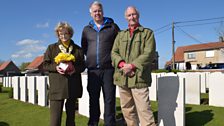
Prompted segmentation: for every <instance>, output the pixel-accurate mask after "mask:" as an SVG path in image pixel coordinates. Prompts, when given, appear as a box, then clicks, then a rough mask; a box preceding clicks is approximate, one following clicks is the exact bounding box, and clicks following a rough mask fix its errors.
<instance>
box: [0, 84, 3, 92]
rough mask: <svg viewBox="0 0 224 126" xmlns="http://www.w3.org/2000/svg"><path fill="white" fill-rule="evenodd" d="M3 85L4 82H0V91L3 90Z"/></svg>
mask: <svg viewBox="0 0 224 126" xmlns="http://www.w3.org/2000/svg"><path fill="white" fill-rule="evenodd" d="M2 87H3V85H2V84H0V93H1V92H2Z"/></svg>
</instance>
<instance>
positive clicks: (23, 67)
mask: <svg viewBox="0 0 224 126" xmlns="http://www.w3.org/2000/svg"><path fill="white" fill-rule="evenodd" d="M30 63H31V62H23V63H22V64H21V65H20V67H19V69H20V70H21V71H25V68H26V67H27V66H28V65H29V64H30Z"/></svg>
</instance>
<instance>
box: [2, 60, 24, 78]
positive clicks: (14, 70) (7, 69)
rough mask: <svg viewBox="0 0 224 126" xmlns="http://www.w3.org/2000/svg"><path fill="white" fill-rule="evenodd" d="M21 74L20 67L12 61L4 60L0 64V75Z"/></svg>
mask: <svg viewBox="0 0 224 126" xmlns="http://www.w3.org/2000/svg"><path fill="white" fill-rule="evenodd" d="M16 75H21V72H20V69H19V68H18V67H17V66H16V65H15V64H14V63H13V62H12V61H6V62H3V63H2V64H1V65H0V76H1V77H2V76H16Z"/></svg>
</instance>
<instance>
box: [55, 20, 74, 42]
mask: <svg viewBox="0 0 224 126" xmlns="http://www.w3.org/2000/svg"><path fill="white" fill-rule="evenodd" d="M63 28H65V29H67V30H68V32H69V34H70V37H71V38H72V36H73V34H74V30H73V28H72V26H71V25H70V24H69V23H68V22H65V21H63V22H59V23H58V24H57V25H56V27H55V29H54V31H55V34H56V35H57V37H59V34H58V32H59V31H60V30H61V29H63Z"/></svg>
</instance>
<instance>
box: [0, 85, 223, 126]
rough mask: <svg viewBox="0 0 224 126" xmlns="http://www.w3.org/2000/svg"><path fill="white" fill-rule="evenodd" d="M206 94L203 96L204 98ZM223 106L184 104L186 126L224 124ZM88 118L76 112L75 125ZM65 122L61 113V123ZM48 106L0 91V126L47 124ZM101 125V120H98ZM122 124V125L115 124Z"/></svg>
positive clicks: (155, 109) (119, 111)
mask: <svg viewBox="0 0 224 126" xmlns="http://www.w3.org/2000/svg"><path fill="white" fill-rule="evenodd" d="M206 97H207V96H206V95H203V98H205V99H206ZM117 104H118V105H117V118H121V117H122V114H121V109H120V106H119V99H117ZM157 106H158V105H157V102H152V110H153V111H154V115H155V116H157ZM223 119H224V107H211V106H208V105H207V104H205V105H200V106H198V105H186V126H224V120H223ZM87 122H88V118H86V117H84V116H81V115H78V114H76V124H77V126H86V125H87ZM64 124H65V113H63V118H62V125H63V126H64ZM48 125H49V108H47V107H41V106H38V105H33V104H29V103H24V102H21V101H17V100H14V99H10V98H8V88H3V92H2V93H0V126H48ZM100 126H103V121H101V122H100ZM117 126H122V125H119V124H118V125H117Z"/></svg>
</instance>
